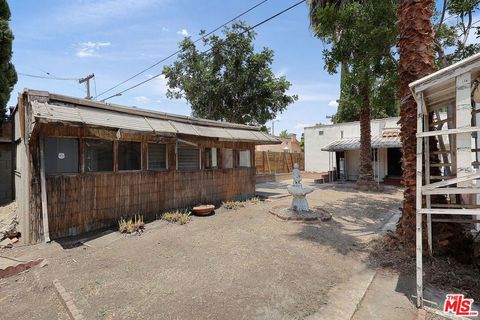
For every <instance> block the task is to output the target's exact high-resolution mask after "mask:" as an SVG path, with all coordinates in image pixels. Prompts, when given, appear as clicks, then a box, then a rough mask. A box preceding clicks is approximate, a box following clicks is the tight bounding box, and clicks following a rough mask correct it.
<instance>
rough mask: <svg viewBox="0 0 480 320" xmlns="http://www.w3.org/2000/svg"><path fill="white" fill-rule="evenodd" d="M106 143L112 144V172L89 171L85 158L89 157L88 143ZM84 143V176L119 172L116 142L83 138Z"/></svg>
mask: <svg viewBox="0 0 480 320" xmlns="http://www.w3.org/2000/svg"><path fill="white" fill-rule="evenodd" d="M88 140H90V141H105V142H111V143H112V170H108V171H104V170H102V171H87V161H86V160H87V159H86V158H85V157H86V155H87V152H86V151H87V141H88ZM82 143H83V148H82V153H83V154H82V157H83V167H82V174H102V173H115V172H118V168H116V167H115V163H116V161H115V159H116V157H117V156H118V149H117V147H116V143H115V140H108V139H102V138H97V137H88V138H83V139H82Z"/></svg>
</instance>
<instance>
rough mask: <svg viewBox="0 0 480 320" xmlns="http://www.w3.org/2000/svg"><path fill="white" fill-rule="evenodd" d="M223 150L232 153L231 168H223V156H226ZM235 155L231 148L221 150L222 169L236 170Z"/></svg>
mask: <svg viewBox="0 0 480 320" xmlns="http://www.w3.org/2000/svg"><path fill="white" fill-rule="evenodd" d="M225 150H231V151H232V166H231V167H228V168H227V167H226V166H225V163H226V161H225V154H226V152H225ZM235 153H236V152H235V149H233V148H223V150H222V169H235V168H236V165H235V163H236V161H235Z"/></svg>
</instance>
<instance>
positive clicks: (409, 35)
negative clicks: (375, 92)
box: [397, 0, 435, 247]
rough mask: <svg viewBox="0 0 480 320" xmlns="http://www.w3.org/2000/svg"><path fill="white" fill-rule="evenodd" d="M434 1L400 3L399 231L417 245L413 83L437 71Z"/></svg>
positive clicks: (406, 1) (408, 242) (401, 1)
mask: <svg viewBox="0 0 480 320" xmlns="http://www.w3.org/2000/svg"><path fill="white" fill-rule="evenodd" d="M432 8H433V0H423V1H415V0H400V1H399V3H398V24H397V26H398V27H397V28H398V32H399V41H398V44H397V47H398V53H399V55H400V61H399V75H400V86H399V91H398V98H399V100H400V101H401V104H400V126H401V131H400V132H401V133H400V138H401V141H402V151H403V178H402V181H403V185H404V187H405V191H404V198H403V209H402V216H401V218H400V221H399V223H398V228H397V233H398V234H399V235H400V237H401V238H402V240H403V241H404V243H405V244H407V245H408V246H410V247H413V246H414V245H415V214H416V206H415V191H416V187H415V185H416V158H417V157H416V147H417V141H416V136H415V135H416V133H417V128H416V123H417V121H416V117H417V116H416V104H415V100H414V99H413V97H412V96H411V93H410V89H409V87H408V85H409V83H411V82H413V81H415V80H418V79H420V78H422V77H424V76H426V75H428V74H430V73H432V72H434V71H435V65H434V55H433V52H434V36H433V28H432V24H431V22H430V20H431V18H432V14H433V12H432Z"/></svg>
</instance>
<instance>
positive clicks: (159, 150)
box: [148, 143, 167, 171]
mask: <svg viewBox="0 0 480 320" xmlns="http://www.w3.org/2000/svg"><path fill="white" fill-rule="evenodd" d="M165 169H167V145H165V144H158V143H149V144H148V170H157V171H158V170H165Z"/></svg>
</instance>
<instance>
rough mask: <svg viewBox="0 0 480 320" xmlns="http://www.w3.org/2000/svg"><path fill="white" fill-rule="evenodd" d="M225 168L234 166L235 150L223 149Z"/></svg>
mask: <svg viewBox="0 0 480 320" xmlns="http://www.w3.org/2000/svg"><path fill="white" fill-rule="evenodd" d="M223 168H225V169H231V168H233V150H232V149H223Z"/></svg>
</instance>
